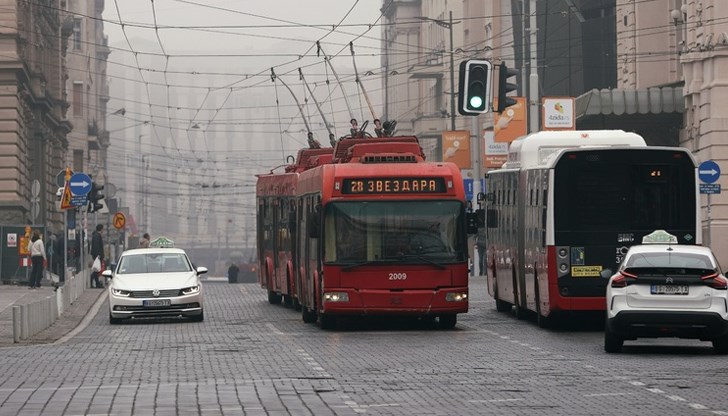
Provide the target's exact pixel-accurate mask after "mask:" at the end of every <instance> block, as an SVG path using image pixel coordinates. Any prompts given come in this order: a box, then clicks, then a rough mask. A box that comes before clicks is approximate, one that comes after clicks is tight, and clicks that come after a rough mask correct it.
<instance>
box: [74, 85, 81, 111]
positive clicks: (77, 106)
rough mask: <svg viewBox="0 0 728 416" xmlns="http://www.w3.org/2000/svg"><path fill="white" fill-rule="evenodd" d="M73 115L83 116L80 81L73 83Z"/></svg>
mask: <svg viewBox="0 0 728 416" xmlns="http://www.w3.org/2000/svg"><path fill="white" fill-rule="evenodd" d="M73 115H74V116H82V115H83V83H82V82H81V81H74V82H73Z"/></svg>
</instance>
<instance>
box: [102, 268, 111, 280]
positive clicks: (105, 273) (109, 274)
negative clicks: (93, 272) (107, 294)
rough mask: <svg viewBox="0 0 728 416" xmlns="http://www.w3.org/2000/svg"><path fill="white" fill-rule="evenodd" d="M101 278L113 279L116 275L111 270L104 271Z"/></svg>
mask: <svg viewBox="0 0 728 416" xmlns="http://www.w3.org/2000/svg"><path fill="white" fill-rule="evenodd" d="M101 276H104V277H108V278H109V279H111V278H113V277H114V273H113V272H112V271H111V270H104V271H103V272H101Z"/></svg>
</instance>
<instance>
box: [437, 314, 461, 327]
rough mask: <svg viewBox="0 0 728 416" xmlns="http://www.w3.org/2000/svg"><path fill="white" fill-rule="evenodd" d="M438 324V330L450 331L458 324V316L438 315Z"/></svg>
mask: <svg viewBox="0 0 728 416" xmlns="http://www.w3.org/2000/svg"><path fill="white" fill-rule="evenodd" d="M437 319H438V321H439V322H438V323H439V324H440V328H442V329H452V328H454V327H455V324H457V323H458V316H457V315H455V314H452V315H440V316H439V317H438V318H437Z"/></svg>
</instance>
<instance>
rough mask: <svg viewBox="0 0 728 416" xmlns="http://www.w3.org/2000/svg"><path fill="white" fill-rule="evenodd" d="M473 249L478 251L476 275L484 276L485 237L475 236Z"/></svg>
mask: <svg viewBox="0 0 728 416" xmlns="http://www.w3.org/2000/svg"><path fill="white" fill-rule="evenodd" d="M475 248H476V249H477V250H478V275H479V276H485V237H483V236H482V235H480V234H478V235H477V236H475Z"/></svg>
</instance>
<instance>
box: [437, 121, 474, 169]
mask: <svg viewBox="0 0 728 416" xmlns="http://www.w3.org/2000/svg"><path fill="white" fill-rule="evenodd" d="M442 161H443V162H452V163H454V164H456V165H458V167H459V168H460V169H470V168H471V165H470V132H469V131H467V130H453V131H443V132H442Z"/></svg>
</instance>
